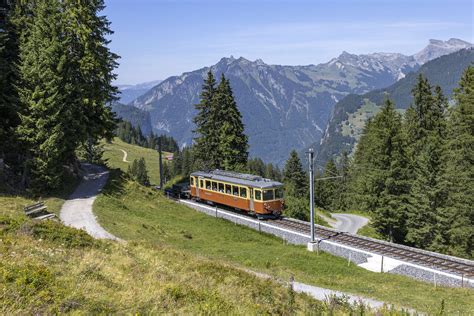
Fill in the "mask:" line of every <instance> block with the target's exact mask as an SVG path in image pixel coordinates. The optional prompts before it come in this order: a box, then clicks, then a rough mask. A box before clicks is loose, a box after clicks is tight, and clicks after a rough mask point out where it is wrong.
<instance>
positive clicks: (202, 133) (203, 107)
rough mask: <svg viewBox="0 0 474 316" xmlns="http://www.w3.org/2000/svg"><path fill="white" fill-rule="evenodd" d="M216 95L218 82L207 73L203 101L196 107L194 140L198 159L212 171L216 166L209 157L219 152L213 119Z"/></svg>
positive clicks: (210, 73) (202, 94)
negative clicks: (195, 135)
mask: <svg viewBox="0 0 474 316" xmlns="http://www.w3.org/2000/svg"><path fill="white" fill-rule="evenodd" d="M215 94H216V80H215V79H214V75H213V74H212V71H211V70H209V71H208V73H207V79H206V80H205V81H204V84H203V86H202V91H201V101H200V103H199V104H196V105H195V108H196V110H197V111H198V113H197V114H196V116H195V117H194V123H195V125H196V129H195V130H194V133H196V134H197V137H196V138H195V139H194V142H195V148H196V158H197V160H198V161H199V164H200V165H201V167H202V168H204V169H212V168H215V167H216V166H215V165H214V161H210V159H209V155H211V154H212V155H215V153H216V152H217V147H218V146H217V141H216V140H215V138H216V132H215V130H214V128H215V127H217V126H213V122H212V117H213V116H214V111H213V106H214V104H213V103H214V96H215Z"/></svg>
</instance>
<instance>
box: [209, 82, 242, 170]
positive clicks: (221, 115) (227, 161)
mask: <svg viewBox="0 0 474 316" xmlns="http://www.w3.org/2000/svg"><path fill="white" fill-rule="evenodd" d="M215 102H216V103H217V105H216V108H217V109H218V111H217V118H216V120H215V121H214V126H215V127H216V128H218V129H219V135H218V137H219V147H218V148H219V150H218V151H217V152H218V154H219V155H220V158H221V159H222V161H220V159H219V160H218V161H219V162H220V164H221V166H222V168H223V169H225V170H243V169H244V168H245V166H246V164H247V159H248V138H247V135H245V133H244V124H243V123H242V115H241V114H240V111H239V109H238V107H237V103H236V102H235V99H234V96H233V93H232V88H231V87H230V82H229V80H226V79H225V77H224V75H222V78H221V83H220V84H219V87H218V89H217V94H216V97H215ZM217 159H218V158H217ZM217 159H216V160H217Z"/></svg>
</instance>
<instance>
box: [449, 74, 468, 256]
mask: <svg viewBox="0 0 474 316" xmlns="http://www.w3.org/2000/svg"><path fill="white" fill-rule="evenodd" d="M454 99H455V100H456V103H457V104H456V105H455V106H454V107H453V108H452V109H451V111H450V116H449V121H448V127H447V135H448V137H447V138H448V141H447V144H446V150H445V161H446V172H445V175H444V180H445V182H444V183H445V184H446V187H447V199H446V206H445V208H444V209H443V213H445V214H446V217H447V218H448V219H449V221H448V225H447V226H446V227H445V229H446V230H447V234H448V238H449V243H448V246H449V248H448V249H447V252H448V253H450V254H452V255H456V256H462V257H467V258H471V259H472V258H474V211H473V205H474V168H473V161H474V67H472V66H470V67H468V68H467V69H466V71H465V72H464V74H463V76H462V78H461V81H460V82H459V88H458V89H456V90H455V93H454Z"/></svg>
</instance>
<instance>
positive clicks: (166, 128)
mask: <svg viewBox="0 0 474 316" xmlns="http://www.w3.org/2000/svg"><path fill="white" fill-rule="evenodd" d="M471 46H472V44H470V43H467V42H464V41H461V40H458V39H450V40H448V41H439V40H430V42H429V44H428V46H426V47H425V48H424V49H422V50H421V51H420V52H419V53H417V54H414V55H412V56H406V55H403V54H399V53H373V54H363V55H355V54H350V53H347V52H343V53H342V54H341V55H339V56H338V57H336V58H333V59H331V60H330V61H328V62H327V63H322V64H319V65H307V66H280V65H269V64H266V63H264V62H263V61H262V60H260V59H258V60H255V61H250V60H247V59H245V58H243V57H240V58H238V59H236V58H233V57H230V58H222V59H221V60H220V61H219V62H218V63H217V64H215V65H213V66H211V67H204V68H201V69H198V70H195V71H191V72H186V73H183V74H182V75H180V76H173V77H170V78H168V79H166V80H164V81H162V82H160V83H159V84H157V85H156V86H154V87H153V88H151V89H150V90H148V91H147V92H146V93H144V94H143V95H141V96H139V97H138V98H136V99H135V100H133V101H132V102H130V103H129V106H133V107H134V108H136V109H139V110H142V111H140V113H148V114H149V120H150V123H151V128H152V130H153V131H154V132H155V133H158V134H161V133H165V134H168V135H171V136H173V137H174V138H175V139H176V140H177V141H178V143H179V144H180V145H181V146H186V145H190V144H191V143H192V138H193V132H192V131H193V129H194V125H193V122H192V120H193V117H194V116H195V114H196V111H195V109H194V104H196V103H198V102H199V94H200V91H201V86H202V83H203V79H204V78H205V76H206V74H207V72H208V71H209V70H212V71H213V72H214V74H215V75H216V77H217V78H219V77H220V75H221V74H224V75H225V76H226V78H228V79H230V82H231V86H232V89H233V92H234V96H235V99H236V101H237V104H238V106H239V110H240V111H241V113H242V116H243V121H244V124H245V131H246V134H247V135H248V136H249V143H250V154H251V156H256V157H261V158H262V159H264V160H265V161H267V162H273V163H277V164H281V163H282V162H284V161H285V160H286V159H287V157H288V154H289V152H290V151H291V150H292V149H296V150H301V149H304V148H306V147H307V146H309V145H310V144H312V143H316V144H318V143H319V142H320V140H321V138H322V136H323V134H324V132H325V131H326V129H327V124H328V121H329V119H330V118H331V114H332V112H333V109H334V106H335V105H336V103H337V102H338V101H339V100H342V99H343V98H344V97H345V96H347V95H349V94H354V93H355V94H364V93H367V92H370V91H372V90H376V89H381V88H385V87H387V86H390V85H391V84H393V83H395V82H397V81H398V80H400V79H402V78H404V77H406V76H407V75H408V74H409V73H411V72H414V71H417V70H418V69H419V68H420V67H421V65H422V64H423V63H425V62H426V61H428V60H431V59H434V58H436V57H439V56H442V55H446V54H449V53H452V52H454V51H457V50H459V49H462V48H466V47H471ZM122 110H123V108H122ZM122 112H123V111H122ZM125 112H126V111H125ZM129 114H130V115H133V111H129ZM127 115H128V114H127ZM122 117H124V116H122ZM124 118H125V119H128V120H130V117H126V116H125V117H124Z"/></svg>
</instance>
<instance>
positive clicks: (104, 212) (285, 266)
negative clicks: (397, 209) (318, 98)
mask: <svg viewBox="0 0 474 316" xmlns="http://www.w3.org/2000/svg"><path fill="white" fill-rule="evenodd" d="M94 211H95V213H96V215H97V217H98V219H99V222H100V223H101V224H102V225H103V226H104V227H105V228H106V229H107V230H109V231H110V232H111V233H113V234H115V235H117V236H119V237H120V238H123V239H125V240H129V241H137V242H148V243H150V244H151V245H155V246H158V247H170V248H173V249H180V250H181V251H183V252H184V253H187V254H193V255H195V256H200V257H204V258H206V259H208V260H210V261H212V262H219V263H222V264H226V265H235V266H238V267H242V268H245V269H251V270H254V271H258V272H264V273H267V274H270V275H273V276H276V277H278V278H280V279H283V280H288V279H289V278H290V276H291V275H294V276H295V279H296V280H297V281H301V282H305V283H308V284H313V285H316V286H320V287H326V288H331V289H335V290H341V291H346V292H349V293H354V294H359V295H362V296H366V297H370V298H374V299H378V300H382V301H385V302H389V303H391V304H395V305H397V306H403V307H410V308H413V309H416V310H418V311H421V312H427V313H430V314H436V313H438V312H439V311H440V309H441V305H442V302H444V310H445V311H446V312H447V313H448V314H453V313H455V314H464V315H468V314H469V313H471V312H472V311H474V300H473V299H472V298H473V295H474V292H473V291H472V290H470V289H454V288H446V287H437V288H435V287H434V286H433V285H432V284H428V283H423V282H418V281H415V280H413V279H410V278H408V277H404V276H399V275H392V274H378V273H372V272H369V271H366V270H364V269H362V268H359V267H357V266H354V265H352V264H351V265H350V266H348V263H347V261H346V260H344V259H341V258H338V257H334V256H331V255H329V254H325V253H321V254H320V255H319V256H318V255H317V254H315V253H310V252H307V251H306V249H305V247H303V246H293V245H287V244H285V243H284V242H283V241H282V240H281V239H279V238H276V237H273V236H270V235H267V234H260V233H258V232H257V231H254V230H251V229H249V228H246V227H242V226H238V225H235V224H233V223H230V222H227V221H225V220H222V219H216V218H213V217H210V216H207V215H204V214H202V213H199V212H196V211H194V210H191V209H190V208H188V207H186V206H184V205H180V204H176V203H175V202H173V201H170V200H167V199H166V198H164V197H163V196H162V194H161V193H160V192H156V191H154V190H151V189H148V188H145V187H142V186H139V185H138V184H136V183H133V182H131V181H128V180H127V179H125V178H123V177H122V176H121V175H120V173H118V172H114V173H113V174H112V176H111V179H110V181H109V184H108V185H107V187H106V188H105V190H103V194H102V195H100V196H99V197H98V199H97V200H96V202H95V204H94Z"/></svg>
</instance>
